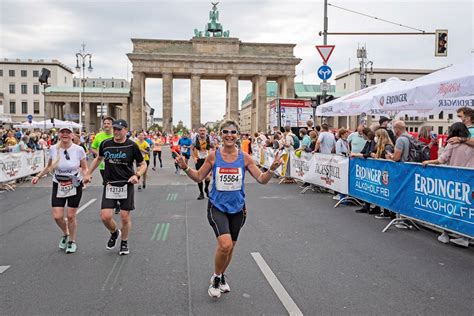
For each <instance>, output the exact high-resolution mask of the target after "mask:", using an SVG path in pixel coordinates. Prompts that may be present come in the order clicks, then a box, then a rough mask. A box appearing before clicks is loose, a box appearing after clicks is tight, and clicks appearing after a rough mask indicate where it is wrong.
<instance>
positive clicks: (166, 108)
mask: <svg viewBox="0 0 474 316" xmlns="http://www.w3.org/2000/svg"><path fill="white" fill-rule="evenodd" d="M163 130H164V131H166V132H167V133H168V134H169V133H172V132H173V74H172V73H163Z"/></svg>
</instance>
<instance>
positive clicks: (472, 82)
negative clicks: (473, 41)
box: [373, 55, 474, 112]
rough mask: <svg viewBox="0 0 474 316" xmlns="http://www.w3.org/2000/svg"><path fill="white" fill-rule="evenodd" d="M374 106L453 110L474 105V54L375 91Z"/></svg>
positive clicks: (435, 110)
mask: <svg viewBox="0 0 474 316" xmlns="http://www.w3.org/2000/svg"><path fill="white" fill-rule="evenodd" d="M373 98H374V100H373V101H374V102H373V104H374V106H375V105H378V106H379V107H380V108H383V109H384V110H398V111H402V110H409V111H410V110H432V111H433V112H440V111H442V110H449V109H451V110H453V109H457V108H460V107H463V106H469V107H474V55H472V56H471V57H470V58H469V59H468V60H466V61H464V62H462V63H459V64H455V65H451V66H449V67H446V68H443V69H441V70H438V71H435V72H433V73H431V74H429V75H426V76H423V77H420V78H417V79H415V80H413V81H407V82H405V83H404V84H403V85H402V86H400V87H398V88H397V87H395V89H392V90H389V91H377V92H376V93H374V96H373Z"/></svg>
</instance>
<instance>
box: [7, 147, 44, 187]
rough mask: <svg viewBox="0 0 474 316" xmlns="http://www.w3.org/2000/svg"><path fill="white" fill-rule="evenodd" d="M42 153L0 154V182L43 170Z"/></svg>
mask: <svg viewBox="0 0 474 316" xmlns="http://www.w3.org/2000/svg"><path fill="white" fill-rule="evenodd" d="M43 168H44V152H43V151H42V150H39V151H35V152H31V153H27V152H21V153H3V154H0V182H8V181H11V180H15V179H18V178H22V177H26V176H29V175H31V174H35V173H38V172H40V171H41V170H43Z"/></svg>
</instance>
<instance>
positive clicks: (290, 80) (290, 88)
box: [286, 76, 295, 99]
mask: <svg viewBox="0 0 474 316" xmlns="http://www.w3.org/2000/svg"><path fill="white" fill-rule="evenodd" d="M286 82H287V86H286V97H287V98H288V99H294V98H295V76H288V77H286Z"/></svg>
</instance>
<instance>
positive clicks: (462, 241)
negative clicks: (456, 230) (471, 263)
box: [450, 237, 469, 247]
mask: <svg viewBox="0 0 474 316" xmlns="http://www.w3.org/2000/svg"><path fill="white" fill-rule="evenodd" d="M450 241H451V242H452V243H453V244H456V245H458V246H461V247H469V239H467V237H460V238H456V239H451V240H450Z"/></svg>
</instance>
